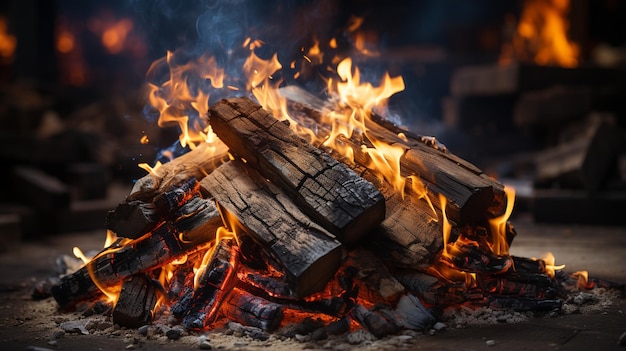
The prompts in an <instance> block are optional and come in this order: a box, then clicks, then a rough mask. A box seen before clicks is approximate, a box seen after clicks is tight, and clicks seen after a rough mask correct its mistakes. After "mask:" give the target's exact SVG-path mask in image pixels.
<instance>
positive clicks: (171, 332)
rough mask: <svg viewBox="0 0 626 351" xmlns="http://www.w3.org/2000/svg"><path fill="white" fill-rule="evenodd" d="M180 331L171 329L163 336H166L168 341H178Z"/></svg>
mask: <svg viewBox="0 0 626 351" xmlns="http://www.w3.org/2000/svg"><path fill="white" fill-rule="evenodd" d="M180 334H181V331H180V329H176V328H172V329H170V330H168V331H166V332H165V336H167V338H168V339H170V340H178V339H179V338H180Z"/></svg>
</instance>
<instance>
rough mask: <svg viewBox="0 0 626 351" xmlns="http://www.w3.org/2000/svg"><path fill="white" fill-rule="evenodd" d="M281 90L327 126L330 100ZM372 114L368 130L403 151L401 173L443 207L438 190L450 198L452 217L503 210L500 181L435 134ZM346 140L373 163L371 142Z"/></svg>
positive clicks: (465, 219) (476, 217)
mask: <svg viewBox="0 0 626 351" xmlns="http://www.w3.org/2000/svg"><path fill="white" fill-rule="evenodd" d="M281 94H282V95H283V96H285V97H286V98H287V99H288V100H289V101H290V102H291V105H292V108H293V109H294V110H300V111H302V114H304V115H306V117H308V118H309V119H313V120H314V121H315V122H316V123H317V127H322V128H326V129H327V130H328V126H324V125H323V119H322V116H323V115H324V113H325V112H326V111H328V107H327V104H326V102H324V101H322V100H320V99H318V98H316V97H314V96H311V94H310V93H308V92H306V91H304V90H302V89H300V88H298V87H295V86H290V87H286V88H282V89H281ZM370 117H371V118H370V119H368V120H366V121H365V126H366V128H367V129H368V131H367V133H368V135H369V136H371V137H372V138H375V139H376V140H379V141H383V142H385V143H387V144H389V145H394V146H398V147H401V148H402V149H403V150H404V151H403V152H404V154H403V156H402V157H401V159H400V167H401V173H402V176H404V177H406V176H410V175H414V176H417V178H419V180H420V181H421V182H422V183H423V184H424V186H425V188H426V190H427V194H428V196H429V198H430V201H431V202H432V203H433V205H435V206H437V207H438V208H439V209H441V204H440V203H439V194H441V195H444V196H445V197H446V199H447V200H448V206H447V207H446V213H447V216H448V219H450V220H451V221H453V222H455V223H457V224H464V223H481V222H484V221H485V217H486V216H487V217H496V216H499V215H501V214H502V213H504V211H505V209H506V196H505V194H504V187H503V186H502V184H500V183H499V182H497V181H495V180H493V179H491V178H490V177H488V176H487V175H486V174H484V173H483V172H482V170H480V169H479V168H478V167H476V166H475V165H473V164H471V163H470V162H467V161H465V160H463V159H461V158H460V157H457V156H455V155H454V154H452V153H450V152H449V151H448V150H447V149H446V148H445V146H443V145H441V144H440V143H438V142H437V141H436V140H435V139H434V138H432V137H425V136H419V135H416V134H413V133H411V132H409V131H407V130H404V129H401V128H399V127H397V126H395V125H394V124H393V123H391V122H388V121H386V120H384V119H383V118H381V117H380V116H377V115H375V114H372V115H371V116H370ZM296 118H297V117H296ZM308 123H311V122H308ZM306 124H307V123H305V125H306ZM318 130H319V128H318ZM318 137H320V136H319V135H318ZM321 139H323V135H322V136H321ZM343 141H344V142H345V143H346V144H347V145H349V146H351V147H352V149H353V150H354V154H355V157H354V158H355V160H354V162H356V163H359V164H360V165H362V166H367V165H368V164H369V163H370V158H369V155H368V154H366V153H364V152H363V151H361V145H363V144H364V143H366V142H367V141H365V140H362V139H359V137H358V136H356V135H353V136H352V138H351V139H350V140H348V139H345V138H344V139H343Z"/></svg>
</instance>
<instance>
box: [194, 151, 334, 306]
mask: <svg viewBox="0 0 626 351" xmlns="http://www.w3.org/2000/svg"><path fill="white" fill-rule="evenodd" d="M201 185H202V186H203V187H204V188H205V189H206V191H207V192H208V193H210V194H211V195H212V196H213V197H214V198H215V200H216V201H217V203H218V206H219V208H220V211H221V213H222V214H223V215H224V216H225V218H227V219H234V222H235V223H226V224H227V225H230V226H236V227H235V228H231V230H234V231H235V232H237V233H239V232H243V233H245V234H247V235H250V236H251V237H253V238H254V239H255V240H256V241H257V242H259V243H260V245H261V246H262V247H263V248H264V249H265V250H267V251H268V253H269V255H270V256H273V257H274V258H275V259H276V260H277V261H279V262H280V263H281V264H282V266H283V269H284V272H285V274H286V278H287V281H288V282H289V283H290V285H291V286H292V290H293V291H294V293H295V294H296V295H297V296H306V295H309V294H311V293H313V292H316V291H319V290H320V289H322V288H323V287H324V285H326V283H327V282H328V280H330V278H332V276H333V275H334V274H335V272H336V271H337V268H338V267H339V263H340V261H341V244H340V243H339V242H338V241H337V240H336V239H335V238H334V237H333V236H332V235H331V234H330V233H328V232H327V231H326V230H324V229H323V228H322V227H320V226H318V225H317V224H316V223H315V222H313V221H312V220H311V219H310V218H308V217H307V216H306V215H305V214H303V213H302V212H300V210H299V209H298V207H297V206H296V205H295V204H294V203H293V202H292V201H291V199H290V198H289V197H288V196H287V195H286V194H285V193H284V192H283V191H282V190H281V189H280V188H278V187H277V186H276V185H274V184H273V183H271V182H267V181H266V180H265V178H263V177H262V176H261V175H260V174H259V173H258V172H256V171H255V170H254V169H252V168H251V167H249V166H247V165H245V164H244V163H243V162H241V161H238V160H234V161H231V162H228V163H226V164H223V165H222V166H220V167H218V168H217V169H216V170H215V171H213V172H212V173H211V174H209V175H208V176H207V177H206V178H204V179H203V180H202V181H201ZM227 222H229V221H228V220H227Z"/></svg>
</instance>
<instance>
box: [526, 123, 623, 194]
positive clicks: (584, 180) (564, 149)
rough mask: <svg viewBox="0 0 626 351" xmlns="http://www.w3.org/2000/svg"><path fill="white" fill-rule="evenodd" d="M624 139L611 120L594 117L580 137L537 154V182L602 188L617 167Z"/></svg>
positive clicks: (540, 183)
mask: <svg viewBox="0 0 626 351" xmlns="http://www.w3.org/2000/svg"><path fill="white" fill-rule="evenodd" d="M620 139H621V134H620V132H619V130H617V129H616V128H615V126H614V125H612V123H610V121H604V120H601V119H596V120H591V121H590V122H589V124H588V128H586V130H585V131H584V132H583V133H582V134H581V135H579V137H577V138H575V139H573V140H571V141H568V142H565V143H562V144H561V145H558V146H557V147H555V148H553V149H549V150H546V151H543V152H541V153H539V154H537V155H536V157H535V166H536V173H535V181H536V183H537V184H538V185H542V184H543V185H551V184H552V183H558V184H559V185H560V187H565V188H571V187H573V188H583V187H584V188H585V189H587V190H588V191H597V190H600V189H601V188H602V187H603V186H604V183H605V181H606V179H607V176H608V174H609V172H610V171H611V170H612V169H613V168H614V167H615V164H616V160H617V154H618V152H619V145H620Z"/></svg>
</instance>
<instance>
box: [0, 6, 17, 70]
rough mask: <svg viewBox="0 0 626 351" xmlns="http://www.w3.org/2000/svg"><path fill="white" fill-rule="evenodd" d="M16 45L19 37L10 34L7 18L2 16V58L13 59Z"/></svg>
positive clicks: (0, 43) (0, 24)
mask: <svg viewBox="0 0 626 351" xmlns="http://www.w3.org/2000/svg"><path fill="white" fill-rule="evenodd" d="M16 47H17V39H16V38H15V36H14V35H11V34H9V26H8V23H7V20H6V19H5V18H4V17H2V16H0V58H2V59H3V61H4V60H6V61H8V62H11V61H13V55H14V54H15V48H16Z"/></svg>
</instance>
